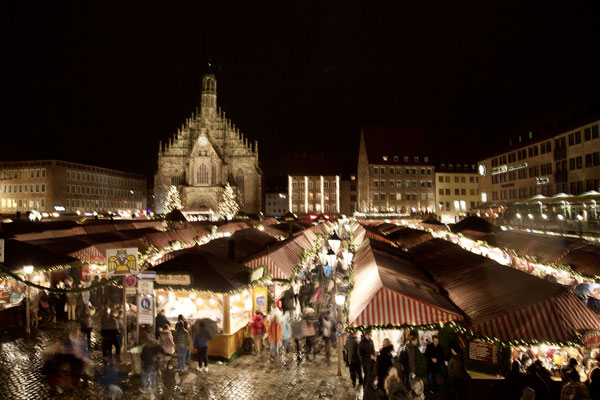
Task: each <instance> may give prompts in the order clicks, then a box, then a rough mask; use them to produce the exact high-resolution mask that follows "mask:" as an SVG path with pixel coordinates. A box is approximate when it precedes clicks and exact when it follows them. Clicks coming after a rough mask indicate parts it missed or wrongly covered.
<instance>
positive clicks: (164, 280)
mask: <svg viewBox="0 0 600 400" xmlns="http://www.w3.org/2000/svg"><path fill="white" fill-rule="evenodd" d="M156 283H157V284H159V285H165V286H169V285H178V286H190V285H191V284H192V280H191V278H190V276H189V275H186V274H179V275H163V274H156Z"/></svg>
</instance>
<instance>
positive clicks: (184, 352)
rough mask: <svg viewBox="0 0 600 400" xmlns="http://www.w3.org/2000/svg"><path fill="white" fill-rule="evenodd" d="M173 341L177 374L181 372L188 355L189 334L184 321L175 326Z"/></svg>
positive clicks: (183, 369)
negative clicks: (175, 351) (175, 350)
mask: <svg viewBox="0 0 600 400" xmlns="http://www.w3.org/2000/svg"><path fill="white" fill-rule="evenodd" d="M173 341H174V342H175V348H176V349H177V368H178V369H179V372H183V371H185V363H186V361H187V360H188V358H189V354H190V332H189V331H188V330H187V329H186V328H185V323H184V321H179V322H177V325H175V333H174V334H173Z"/></svg>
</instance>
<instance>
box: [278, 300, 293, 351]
mask: <svg viewBox="0 0 600 400" xmlns="http://www.w3.org/2000/svg"><path fill="white" fill-rule="evenodd" d="M291 312H292V311H289V310H288V311H286V312H285V313H283V317H282V318H281V347H282V348H284V349H285V352H286V354H287V353H289V351H290V340H291V338H292V326H291V324H290V321H291V318H292V317H291Z"/></svg>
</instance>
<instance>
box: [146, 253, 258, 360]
mask: <svg viewBox="0 0 600 400" xmlns="http://www.w3.org/2000/svg"><path fill="white" fill-rule="evenodd" d="M151 270H152V271H154V272H156V287H155V295H156V310H157V311H160V310H164V311H165V314H166V316H167V318H169V319H170V320H171V321H173V322H175V321H176V320H177V317H178V315H179V314H182V315H184V316H185V317H186V318H187V319H188V320H190V321H191V322H192V323H193V322H194V321H195V320H197V319H201V318H210V319H212V320H214V321H216V322H217V327H218V334H217V335H216V336H215V337H214V338H213V339H212V340H211V341H210V342H209V345H208V353H209V355H211V356H216V357H224V358H230V357H231V356H232V355H234V354H235V353H236V352H237V351H238V350H239V349H240V348H241V347H242V342H243V340H244V338H245V337H246V336H247V332H246V331H247V329H246V326H247V323H248V321H250V318H251V316H252V314H253V312H254V309H255V307H256V305H257V304H260V303H261V302H262V301H263V300H266V299H264V297H263V296H264V289H262V288H261V287H259V286H260V285H261V284H262V282H263V281H264V280H265V279H266V278H267V277H265V276H263V274H262V272H263V269H260V270H258V271H253V270H251V269H249V268H247V267H245V266H244V265H242V264H238V263H236V262H235V261H231V260H228V259H225V258H221V257H217V256H215V255H212V254H210V253H207V252H205V251H203V250H202V249H201V246H195V247H193V248H191V249H189V250H186V251H183V252H181V253H180V254H179V255H177V256H176V257H174V258H172V259H171V260H169V261H166V262H164V263H162V264H158V265H156V266H155V267H153V268H152V269H151Z"/></svg>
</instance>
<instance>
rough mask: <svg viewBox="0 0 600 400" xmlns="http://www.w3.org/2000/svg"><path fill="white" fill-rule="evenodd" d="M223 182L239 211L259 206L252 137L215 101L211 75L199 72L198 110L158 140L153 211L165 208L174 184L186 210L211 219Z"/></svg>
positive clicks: (253, 211) (259, 173) (256, 210)
mask: <svg viewBox="0 0 600 400" xmlns="http://www.w3.org/2000/svg"><path fill="white" fill-rule="evenodd" d="M227 183H229V184H230V185H231V186H232V188H233V190H234V192H235V193H236V195H237V196H236V199H237V203H238V204H239V206H240V212H241V213H245V214H258V213H259V212H260V210H261V184H262V171H261V169H260V166H259V164H258V142H256V141H255V142H254V145H252V143H249V142H248V139H247V138H245V137H244V135H243V134H242V133H241V132H240V130H239V129H238V128H236V126H235V125H234V124H233V123H232V122H231V121H230V120H229V119H227V118H226V117H225V113H224V112H222V111H221V109H220V107H217V80H216V78H215V76H214V75H212V74H206V75H204V76H203V78H202V100H201V105H200V110H198V109H196V112H194V113H192V116H191V117H190V118H188V119H186V121H185V124H184V125H183V126H182V127H181V128H180V129H178V131H177V133H176V134H175V135H174V136H173V137H172V138H171V139H170V140H169V142H168V143H165V144H163V143H162V142H161V143H160V145H159V149H158V170H157V172H156V175H155V176H154V196H155V199H154V204H155V209H156V210H155V211H156V212H157V213H159V214H162V213H165V209H164V201H165V198H166V197H167V193H168V191H169V187H170V186H171V185H174V186H176V187H177V189H178V190H179V196H180V198H181V203H182V205H183V208H182V210H181V211H182V212H183V213H184V214H185V215H186V216H188V217H189V216H192V217H194V218H201V219H204V218H206V219H211V220H214V219H215V218H216V215H217V211H218V204H219V202H220V201H221V200H222V198H223V192H224V189H225V185H226V184H227Z"/></svg>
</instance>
